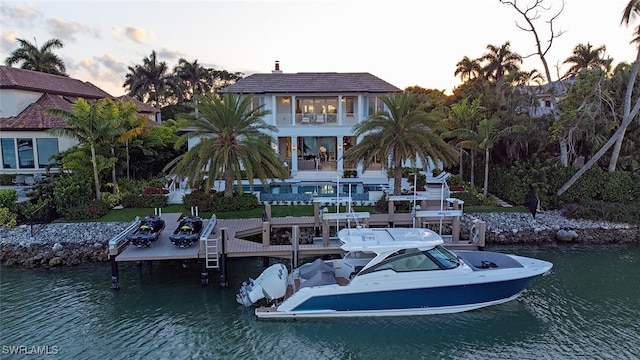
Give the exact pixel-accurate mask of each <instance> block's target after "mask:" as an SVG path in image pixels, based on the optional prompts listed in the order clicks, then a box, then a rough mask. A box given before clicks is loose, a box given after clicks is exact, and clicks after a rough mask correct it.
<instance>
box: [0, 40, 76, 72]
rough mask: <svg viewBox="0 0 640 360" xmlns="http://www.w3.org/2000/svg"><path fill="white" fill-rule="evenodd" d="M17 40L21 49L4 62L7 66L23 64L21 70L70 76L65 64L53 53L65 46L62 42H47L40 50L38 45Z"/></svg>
mask: <svg viewBox="0 0 640 360" xmlns="http://www.w3.org/2000/svg"><path fill="white" fill-rule="evenodd" d="M16 40H18V44H20V47H19V48H18V49H16V50H14V51H13V52H12V53H11V54H10V55H9V57H7V58H6V59H5V61H4V62H5V64H6V65H7V66H12V65H13V64H17V63H19V62H22V66H20V68H21V69H25V70H33V71H39V72H44V73H48V74H54V75H62V76H68V75H67V74H66V67H65V66H64V62H63V61H62V59H61V58H60V57H59V56H58V55H56V54H54V53H53V51H52V50H53V49H60V48H62V47H63V46H64V44H63V43H62V41H61V40H59V39H51V40H47V42H45V43H44V44H43V45H42V46H41V47H40V48H39V49H38V47H37V44H35V45H34V44H32V43H30V42H28V41H27V40H23V39H16Z"/></svg>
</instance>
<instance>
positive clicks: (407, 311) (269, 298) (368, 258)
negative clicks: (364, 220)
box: [236, 228, 553, 318]
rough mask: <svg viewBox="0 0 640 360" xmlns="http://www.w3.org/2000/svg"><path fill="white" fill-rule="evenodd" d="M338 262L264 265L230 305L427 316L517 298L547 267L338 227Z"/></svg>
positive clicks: (400, 233)
mask: <svg viewBox="0 0 640 360" xmlns="http://www.w3.org/2000/svg"><path fill="white" fill-rule="evenodd" d="M338 238H339V239H340V241H341V243H342V245H341V248H342V249H343V250H344V251H345V253H344V255H343V256H342V257H341V258H340V259H336V260H326V261H323V260H321V259H316V260H315V261H314V262H312V263H308V264H305V265H302V266H301V267H299V268H297V269H293V270H292V271H291V272H290V273H288V271H287V268H286V267H285V266H284V265H283V264H275V265H272V266H270V267H269V268H267V269H266V270H265V271H263V273H262V274H261V275H260V276H259V277H258V278H256V279H255V280H252V279H250V281H249V282H248V283H244V284H243V286H242V287H241V288H240V290H239V292H238V294H237V296H236V300H237V301H238V303H240V304H243V305H245V306H253V304H256V303H257V302H264V300H263V301H261V300H262V299H265V300H266V304H264V305H262V306H259V307H257V308H256V309H255V314H256V316H257V317H259V318H298V317H339V316H344V317H349V316H395V315H427V314H444V313H455V312H461V311H468V310H473V309H478V308H482V307H485V306H490V305H496V304H500V303H504V302H507V301H510V300H513V299H515V298H517V297H518V296H519V295H520V294H521V293H522V292H523V291H525V290H526V289H527V288H528V287H529V285H531V283H532V282H533V281H534V280H535V279H536V278H538V277H540V276H542V275H544V274H546V273H548V272H549V271H550V270H551V268H552V266H553V264H551V263H550V262H547V261H543V260H538V259H532V258H527V257H522V256H516V255H509V254H502V253H496V252H488V251H468V250H467V251H463V250H456V251H451V250H447V249H445V248H444V247H443V240H442V238H441V237H440V235H438V234H437V233H435V232H433V231H431V230H429V229H422V228H356V229H342V230H340V231H339V232H338Z"/></svg>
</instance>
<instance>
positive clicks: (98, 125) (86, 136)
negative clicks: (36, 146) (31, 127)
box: [45, 98, 118, 200]
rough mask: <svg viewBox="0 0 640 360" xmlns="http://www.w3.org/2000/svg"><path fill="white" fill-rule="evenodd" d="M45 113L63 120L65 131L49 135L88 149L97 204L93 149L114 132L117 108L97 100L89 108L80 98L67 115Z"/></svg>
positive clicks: (109, 103) (111, 103)
mask: <svg viewBox="0 0 640 360" xmlns="http://www.w3.org/2000/svg"><path fill="white" fill-rule="evenodd" d="M45 111H46V112H47V113H49V114H51V115H54V116H58V117H61V118H64V119H65V121H66V122H67V127H64V128H55V129H50V130H48V132H49V133H50V134H52V135H54V136H64V137H68V138H72V139H76V140H78V141H79V142H80V144H81V145H86V146H89V149H90V151H91V165H92V167H93V181H94V186H95V194H96V199H97V200H100V178H99V176H98V161H97V158H96V146H97V145H99V144H101V143H103V142H104V141H105V139H111V138H113V137H114V134H115V133H116V132H117V122H118V108H117V105H116V104H115V103H113V102H112V101H111V100H109V99H100V100H98V101H96V102H95V103H93V104H89V103H88V102H87V101H86V100H84V99H82V98H80V99H78V100H76V101H75V102H74V103H73V104H72V105H71V111H70V112H69V111H66V110H61V109H46V110H45Z"/></svg>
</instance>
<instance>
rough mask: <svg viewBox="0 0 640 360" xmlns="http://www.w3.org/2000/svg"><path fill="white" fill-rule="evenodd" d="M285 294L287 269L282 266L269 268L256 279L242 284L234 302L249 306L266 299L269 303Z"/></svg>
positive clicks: (277, 265)
mask: <svg viewBox="0 0 640 360" xmlns="http://www.w3.org/2000/svg"><path fill="white" fill-rule="evenodd" d="M286 292H287V268H286V266H284V265H282V264H275V265H271V266H269V267H268V268H267V269H266V270H265V271H263V272H262V274H260V276H258V278H257V279H255V280H253V279H249V282H248V283H247V282H244V283H242V286H241V287H240V290H239V291H238V293H237V294H236V301H237V302H238V303H239V304H241V305H244V306H251V305H253V304H255V303H256V301H258V300H260V299H262V298H267V300H269V301H270V302H271V301H273V300H275V299H279V298H281V297H284V295H285V293H286Z"/></svg>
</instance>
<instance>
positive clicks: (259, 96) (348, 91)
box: [220, 62, 402, 185]
mask: <svg viewBox="0 0 640 360" xmlns="http://www.w3.org/2000/svg"><path fill="white" fill-rule="evenodd" d="M401 91H402V90H401V89H399V88H397V87H395V86H393V85H391V84H389V83H387V82H386V81H384V80H381V79H380V78H378V77H376V76H374V75H371V74H369V73H295V74H293V73H291V74H288V73H283V72H282V71H281V70H280V67H279V63H278V62H276V65H275V70H274V71H272V73H271V74H253V75H249V76H247V77H245V78H242V79H240V80H238V81H237V82H236V83H235V84H233V85H230V86H227V87H226V88H224V89H222V90H221V91H220V92H221V93H227V92H234V93H239V94H246V95H248V94H251V95H253V101H254V106H256V107H257V106H260V105H264V109H265V110H270V111H271V114H270V115H267V116H266V118H265V119H264V120H265V121H266V122H267V123H269V124H272V125H275V126H277V127H278V132H277V133H275V134H272V135H273V137H274V138H275V139H277V142H275V143H273V144H272V147H273V150H274V151H276V153H277V154H278V156H279V157H280V160H281V161H282V163H283V164H284V165H286V166H287V167H288V168H289V170H290V174H291V175H290V179H289V180H288V182H292V183H295V182H306V183H309V182H316V183H323V182H336V181H337V178H341V177H343V176H345V175H347V176H353V177H356V176H357V177H358V180H355V181H354V180H349V181H350V182H357V183H359V184H379V185H386V184H388V182H389V180H388V178H387V174H386V168H387V167H388V166H387V165H388V164H387V159H376V161H375V162H374V163H373V164H372V165H371V166H369V167H368V168H366V169H363V168H362V166H361V165H359V164H350V163H346V162H344V161H343V158H342V155H343V154H344V152H345V151H346V150H347V149H349V148H350V147H352V146H354V145H355V144H356V143H357V142H358V139H356V137H355V136H353V126H354V125H355V124H357V123H359V122H361V121H362V120H363V119H365V118H366V117H367V116H369V115H370V114H373V113H374V112H376V111H381V110H384V109H385V108H384V104H383V103H382V101H381V100H380V99H379V97H380V96H382V95H384V94H388V93H394V92H401ZM340 181H343V180H340Z"/></svg>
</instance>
